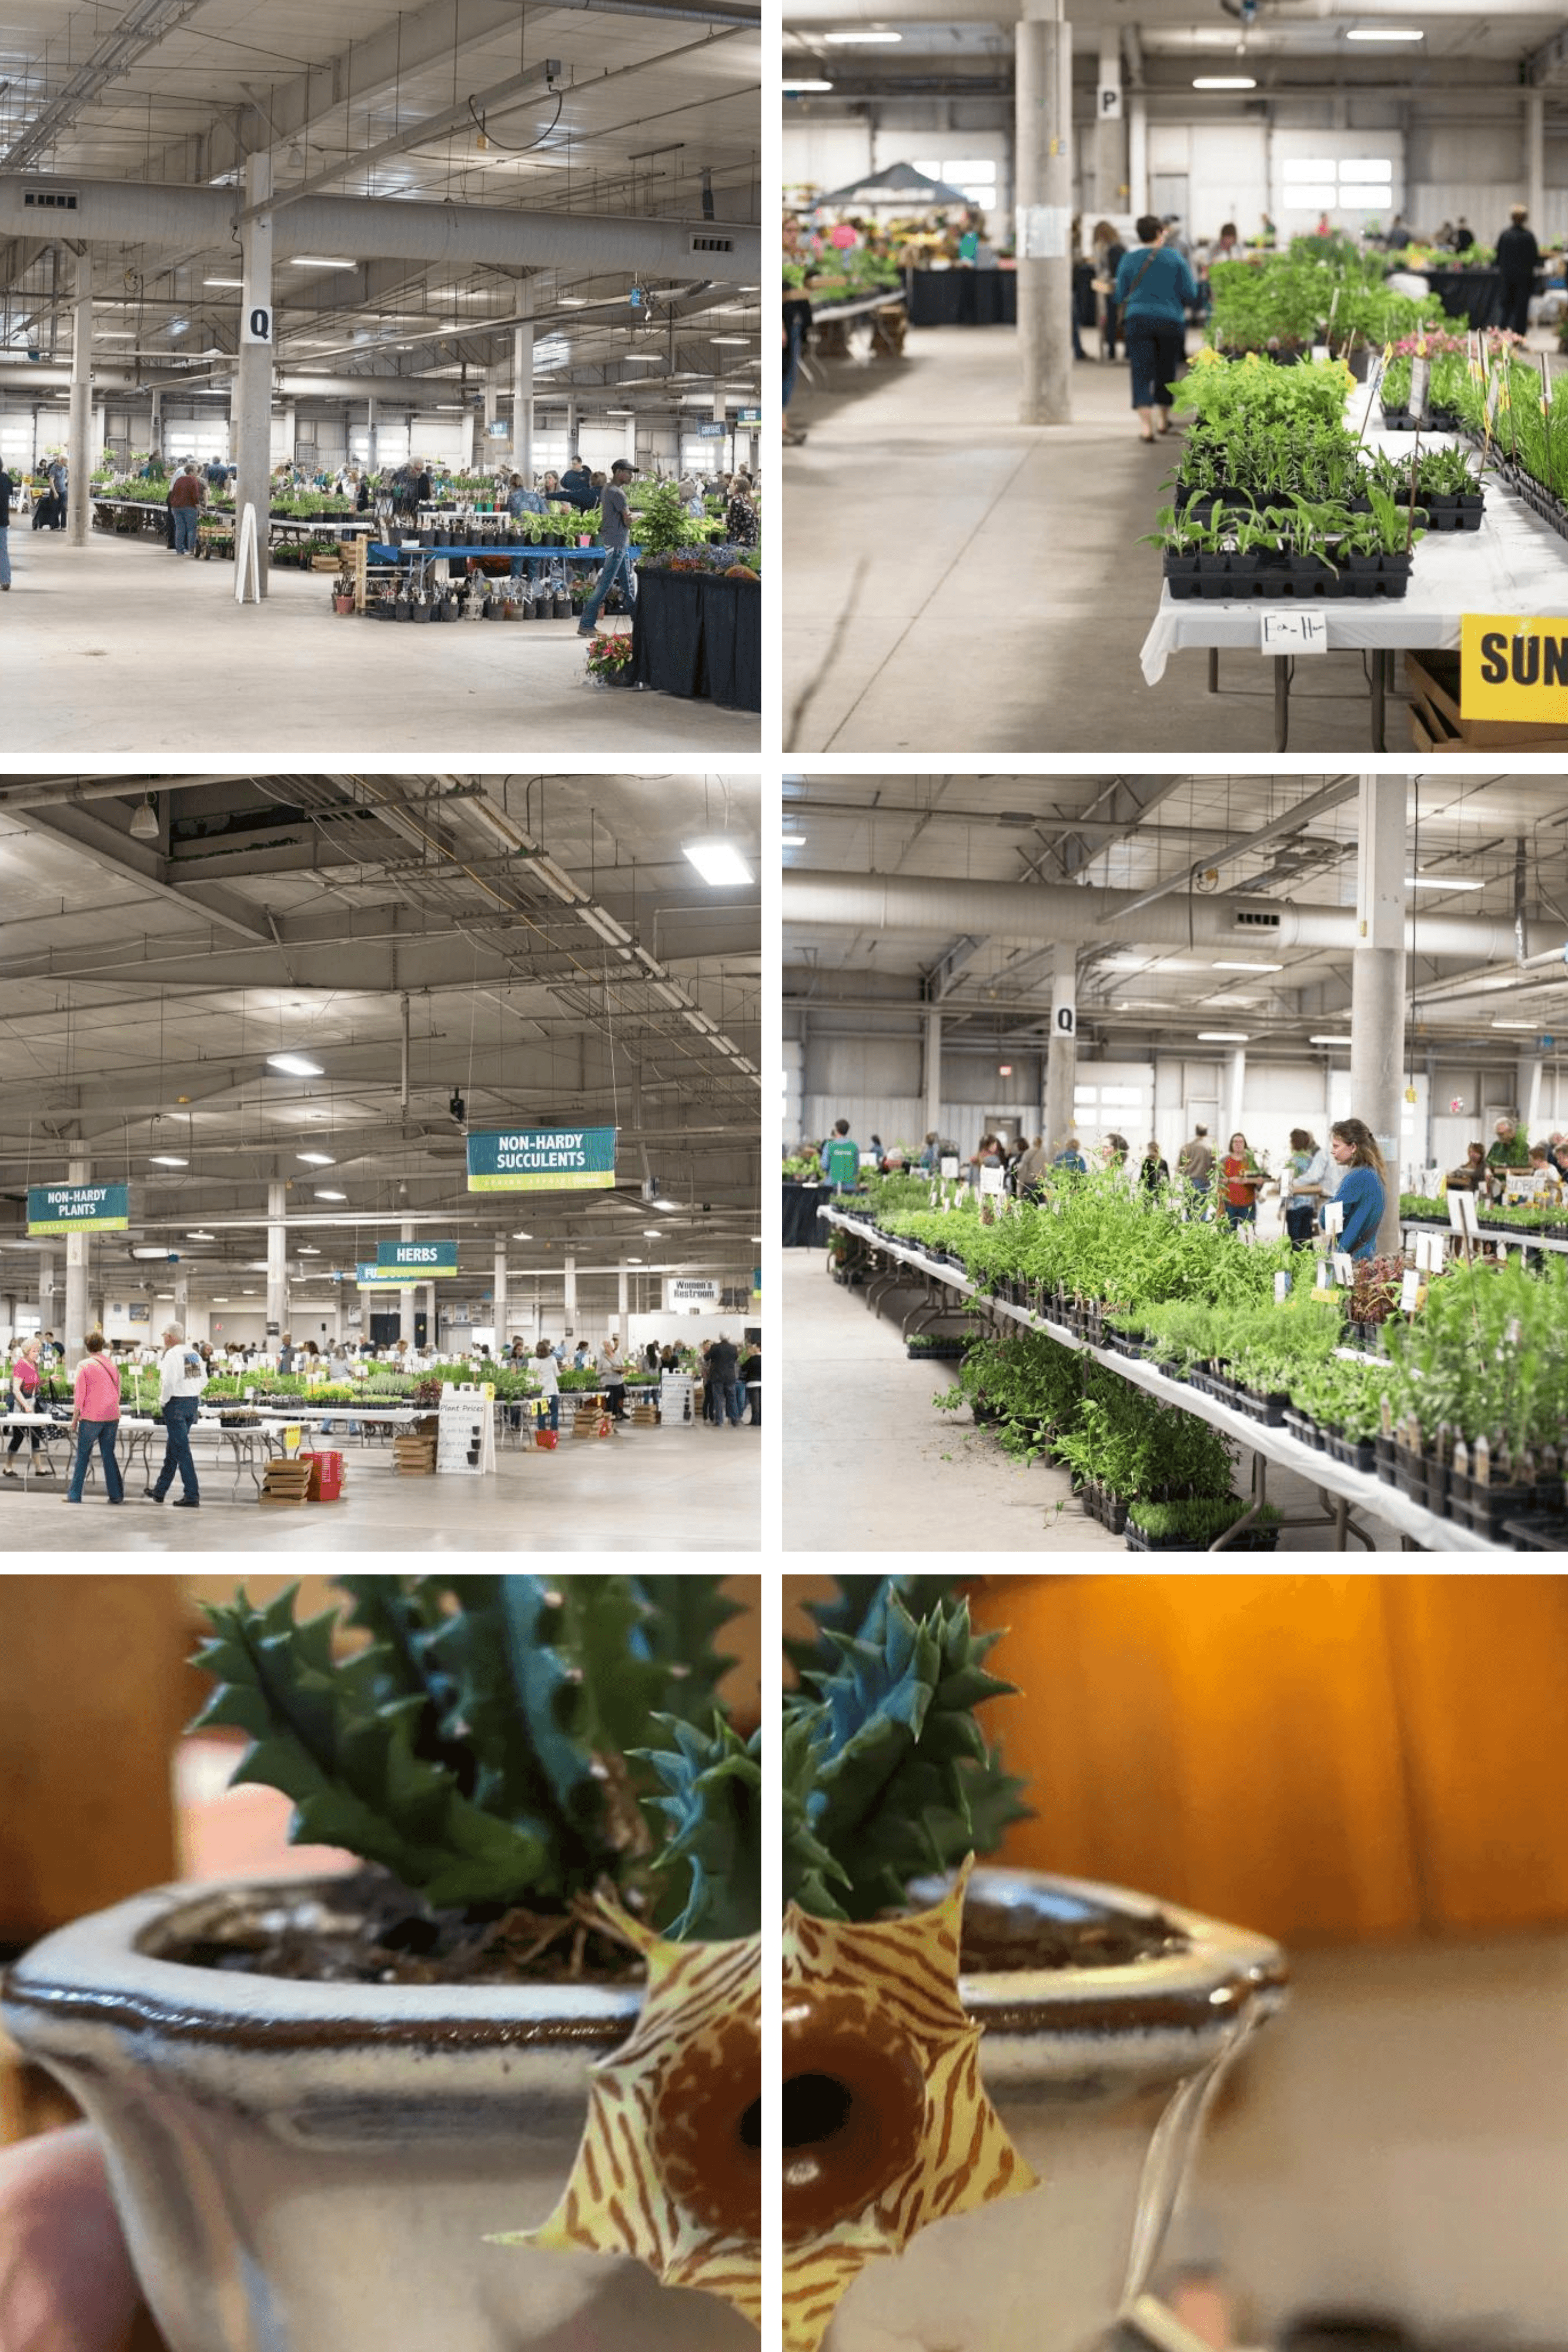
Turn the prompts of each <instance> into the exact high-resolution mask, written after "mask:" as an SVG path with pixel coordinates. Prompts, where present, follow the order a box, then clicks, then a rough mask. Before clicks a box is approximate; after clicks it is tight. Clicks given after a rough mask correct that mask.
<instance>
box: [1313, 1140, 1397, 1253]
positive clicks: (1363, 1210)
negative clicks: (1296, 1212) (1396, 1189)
mask: <svg viewBox="0 0 1568 2352" xmlns="http://www.w3.org/2000/svg"><path fill="white" fill-rule="evenodd" d="M1329 1150H1330V1151H1331V1152H1332V1153H1333V1158H1334V1161H1335V1164H1336V1166H1338V1167H1339V1168H1341V1169H1343V1171H1344V1172H1343V1175H1342V1176H1341V1178H1340V1186H1339V1191H1338V1192H1337V1193H1336V1194H1335V1195H1334V1198H1335V1199H1336V1201H1337V1202H1339V1205H1340V1207H1341V1208H1342V1209H1343V1211H1344V1227H1343V1232H1342V1233H1341V1234H1340V1237H1339V1246H1340V1248H1341V1249H1343V1251H1344V1253H1345V1255H1346V1256H1347V1257H1362V1258H1365V1257H1375V1256H1376V1255H1377V1228H1378V1226H1379V1225H1380V1224H1381V1223H1383V1203H1384V1199H1385V1187H1386V1184H1387V1181H1388V1171H1387V1170H1386V1169H1385V1166H1384V1164H1383V1154H1382V1153H1381V1152H1380V1151H1379V1150H1378V1148H1377V1139H1376V1137H1375V1135H1374V1134H1373V1132H1372V1129H1370V1128H1369V1127H1368V1126H1366V1124H1365V1123H1364V1121H1363V1120H1361V1119H1359V1118H1341V1119H1336V1120H1335V1121H1334V1124H1333V1127H1332V1128H1330V1129H1329ZM1328 1206H1329V1204H1328V1202H1326V1201H1325V1202H1324V1203H1323V1206H1322V1209H1321V1210H1320V1211H1319V1212H1318V1214H1319V1217H1320V1219H1321V1218H1322V1216H1323V1215H1324V1214H1325V1213H1326V1212H1327V1209H1328Z"/></svg>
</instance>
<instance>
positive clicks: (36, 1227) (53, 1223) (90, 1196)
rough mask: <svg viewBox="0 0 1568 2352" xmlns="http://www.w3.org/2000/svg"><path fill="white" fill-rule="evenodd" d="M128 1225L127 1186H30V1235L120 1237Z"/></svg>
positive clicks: (28, 1229)
mask: <svg viewBox="0 0 1568 2352" xmlns="http://www.w3.org/2000/svg"><path fill="white" fill-rule="evenodd" d="M130 1223H131V1187H130V1185H129V1184H29V1185H28V1187H27V1231H28V1232H29V1234H82V1233H87V1234H122V1233H124V1231H125V1229H126V1227H127V1226H128V1225H129V1224H130Z"/></svg>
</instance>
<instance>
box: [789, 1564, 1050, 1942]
mask: <svg viewBox="0 0 1568 2352" xmlns="http://www.w3.org/2000/svg"><path fill="white" fill-rule="evenodd" d="M859 1598H860V1596H859V1594H857V1593H856V1592H855V1591H853V1590H852V1589H851V1588H847V1587H846V1588H844V1589H841V1595H840V1603H839V1604H838V1606H837V1608H830V1609H823V1610H821V1611H819V1612H818V1622H819V1624H820V1625H821V1629H822V1637H823V1640H824V1641H825V1643H827V1645H828V1647H829V1649H830V1651H831V1653H832V1655H833V1659H834V1663H833V1664H832V1666H831V1668H830V1669H827V1670H822V1669H821V1668H815V1669H814V1668H808V1669H807V1670H806V1671H805V1673H804V1675H803V1677H802V1684H803V1687H802V1690H801V1691H800V1694H799V1695H797V1696H793V1697H792V1698H791V1699H790V1700H789V1703H788V1705H787V1708H786V1715H785V1727H784V1755H783V1774H782V1779H783V1795H782V1803H783V1821H784V1892H785V1895H786V1898H787V1899H789V1900H792V1901H794V1902H796V1903H799V1904H800V1907H801V1908H802V1909H803V1910H806V1911H811V1912H815V1913H816V1914H817V1915H818V1916H821V1917H825V1918H837V1919H869V1918H871V1917H873V1916H874V1915H875V1914H876V1913H877V1912H879V1911H882V1910H886V1909H894V1910H898V1909H902V1908H904V1906H905V1905H906V1903H907V1900H908V1894H909V1888H910V1885H911V1883H912V1882H913V1881H914V1880H915V1879H916V1878H918V1877H920V1876H921V1875H922V1874H926V1873H932V1872H946V1871H948V1870H950V1869H952V1868H953V1867H954V1866H955V1865H956V1864H958V1863H960V1862H962V1861H963V1860H964V1859H965V1857H966V1856H967V1855H968V1854H971V1853H992V1852H994V1851H995V1849H996V1847H997V1846H998V1844H999V1843H1000V1841H1001V1838H1002V1834H1003V1832H1004V1831H1005V1830H1006V1829H1007V1826H1008V1824H1009V1822H1015V1821H1019V1820H1021V1819H1023V1818H1024V1817H1025V1815H1026V1812H1027V1808H1026V1807H1024V1806H1022V1805H1020V1804H1019V1801H1018V1792H1019V1790H1020V1788H1021V1787H1022V1786H1023V1783H1022V1782H1021V1781H1020V1780H1016V1779H1014V1778H1013V1777H1012V1775H1010V1774H1009V1772H1007V1771H1006V1770H1005V1769H1004V1768H1003V1764H1002V1760H1001V1755H1000V1751H999V1750H998V1749H995V1748H989V1747H988V1745H987V1742H986V1738H985V1736H984V1734H983V1733H982V1731H981V1729H980V1727H979V1725H978V1724H977V1722H976V1720H975V1709H976V1707H977V1706H981V1705H982V1704H983V1703H984V1702H985V1701H986V1700H987V1699H988V1698H995V1697H998V1696H1000V1695H1001V1694H1003V1693H1004V1692H1007V1691H1009V1690H1010V1689H1011V1688H1012V1685H1011V1684H1009V1683H1005V1682H1002V1681H1000V1680H998V1677H997V1676H996V1675H992V1674H990V1673H989V1672H988V1670H987V1667H986V1664H985V1660H986V1657H987V1654H988V1652H989V1651H990V1650H991V1648H992V1647H993V1646H994V1644H995V1643H996V1642H997V1640H998V1638H999V1637H998V1635H997V1634H995V1633H983V1634H976V1633H974V1632H973V1630H972V1629H971V1626H970V1623H969V1608H968V1603H967V1601H962V1600H959V1601H954V1600H949V1599H946V1598H938V1599H937V1600H936V1601H935V1603H934V1605H932V1606H931V1607H930V1608H929V1609H928V1610H926V1612H925V1614H923V1615H922V1616H920V1617H918V1618H916V1617H915V1615H914V1614H913V1613H912V1612H911V1611H910V1609H909V1608H908V1607H906V1606H905V1603H904V1599H903V1597H902V1596H901V1593H900V1591H899V1584H898V1580H896V1579H894V1578H888V1579H884V1580H882V1581H881V1582H880V1584H879V1586H878V1589H877V1590H876V1591H875V1592H874V1594H873V1597H872V1599H871V1601H870V1603H869V1606H867V1607H866V1608H865V1610H864V1613H863V1615H862V1617H861V1620H860V1622H859V1624H858V1627H856V1630H854V1631H853V1632H850V1631H846V1630H844V1626H843V1624H842V1622H839V1623H835V1622H832V1621H833V1619H834V1617H835V1616H838V1617H840V1618H842V1617H843V1616H844V1615H846V1614H847V1615H848V1616H849V1617H850V1618H851V1620H852V1615H853V1611H854V1609H855V1606H856V1604H857V1601H858V1600H859Z"/></svg>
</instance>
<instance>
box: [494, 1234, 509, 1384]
mask: <svg viewBox="0 0 1568 2352" xmlns="http://www.w3.org/2000/svg"><path fill="white" fill-rule="evenodd" d="M490 1286H491V1290H492V1293H493V1295H494V1306H493V1307H492V1310H491V1314H492V1319H493V1321H494V1323H495V1326H496V1353H497V1356H498V1355H500V1354H501V1353H502V1352H503V1350H504V1349H505V1348H506V1345H507V1244H506V1243H505V1242H497V1244H496V1271H495V1274H494V1276H492V1279H491V1285H490Z"/></svg>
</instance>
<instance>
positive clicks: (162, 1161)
mask: <svg viewBox="0 0 1568 2352" xmlns="http://www.w3.org/2000/svg"><path fill="white" fill-rule="evenodd" d="M147 1157H148V1159H149V1160H151V1161H152V1165H153V1167H154V1168H188V1167H189V1166H190V1164H191V1163H190V1161H189V1160H176V1159H175V1157H174V1155H173V1153H172V1151H150V1152H149V1153H148V1154H147Z"/></svg>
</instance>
